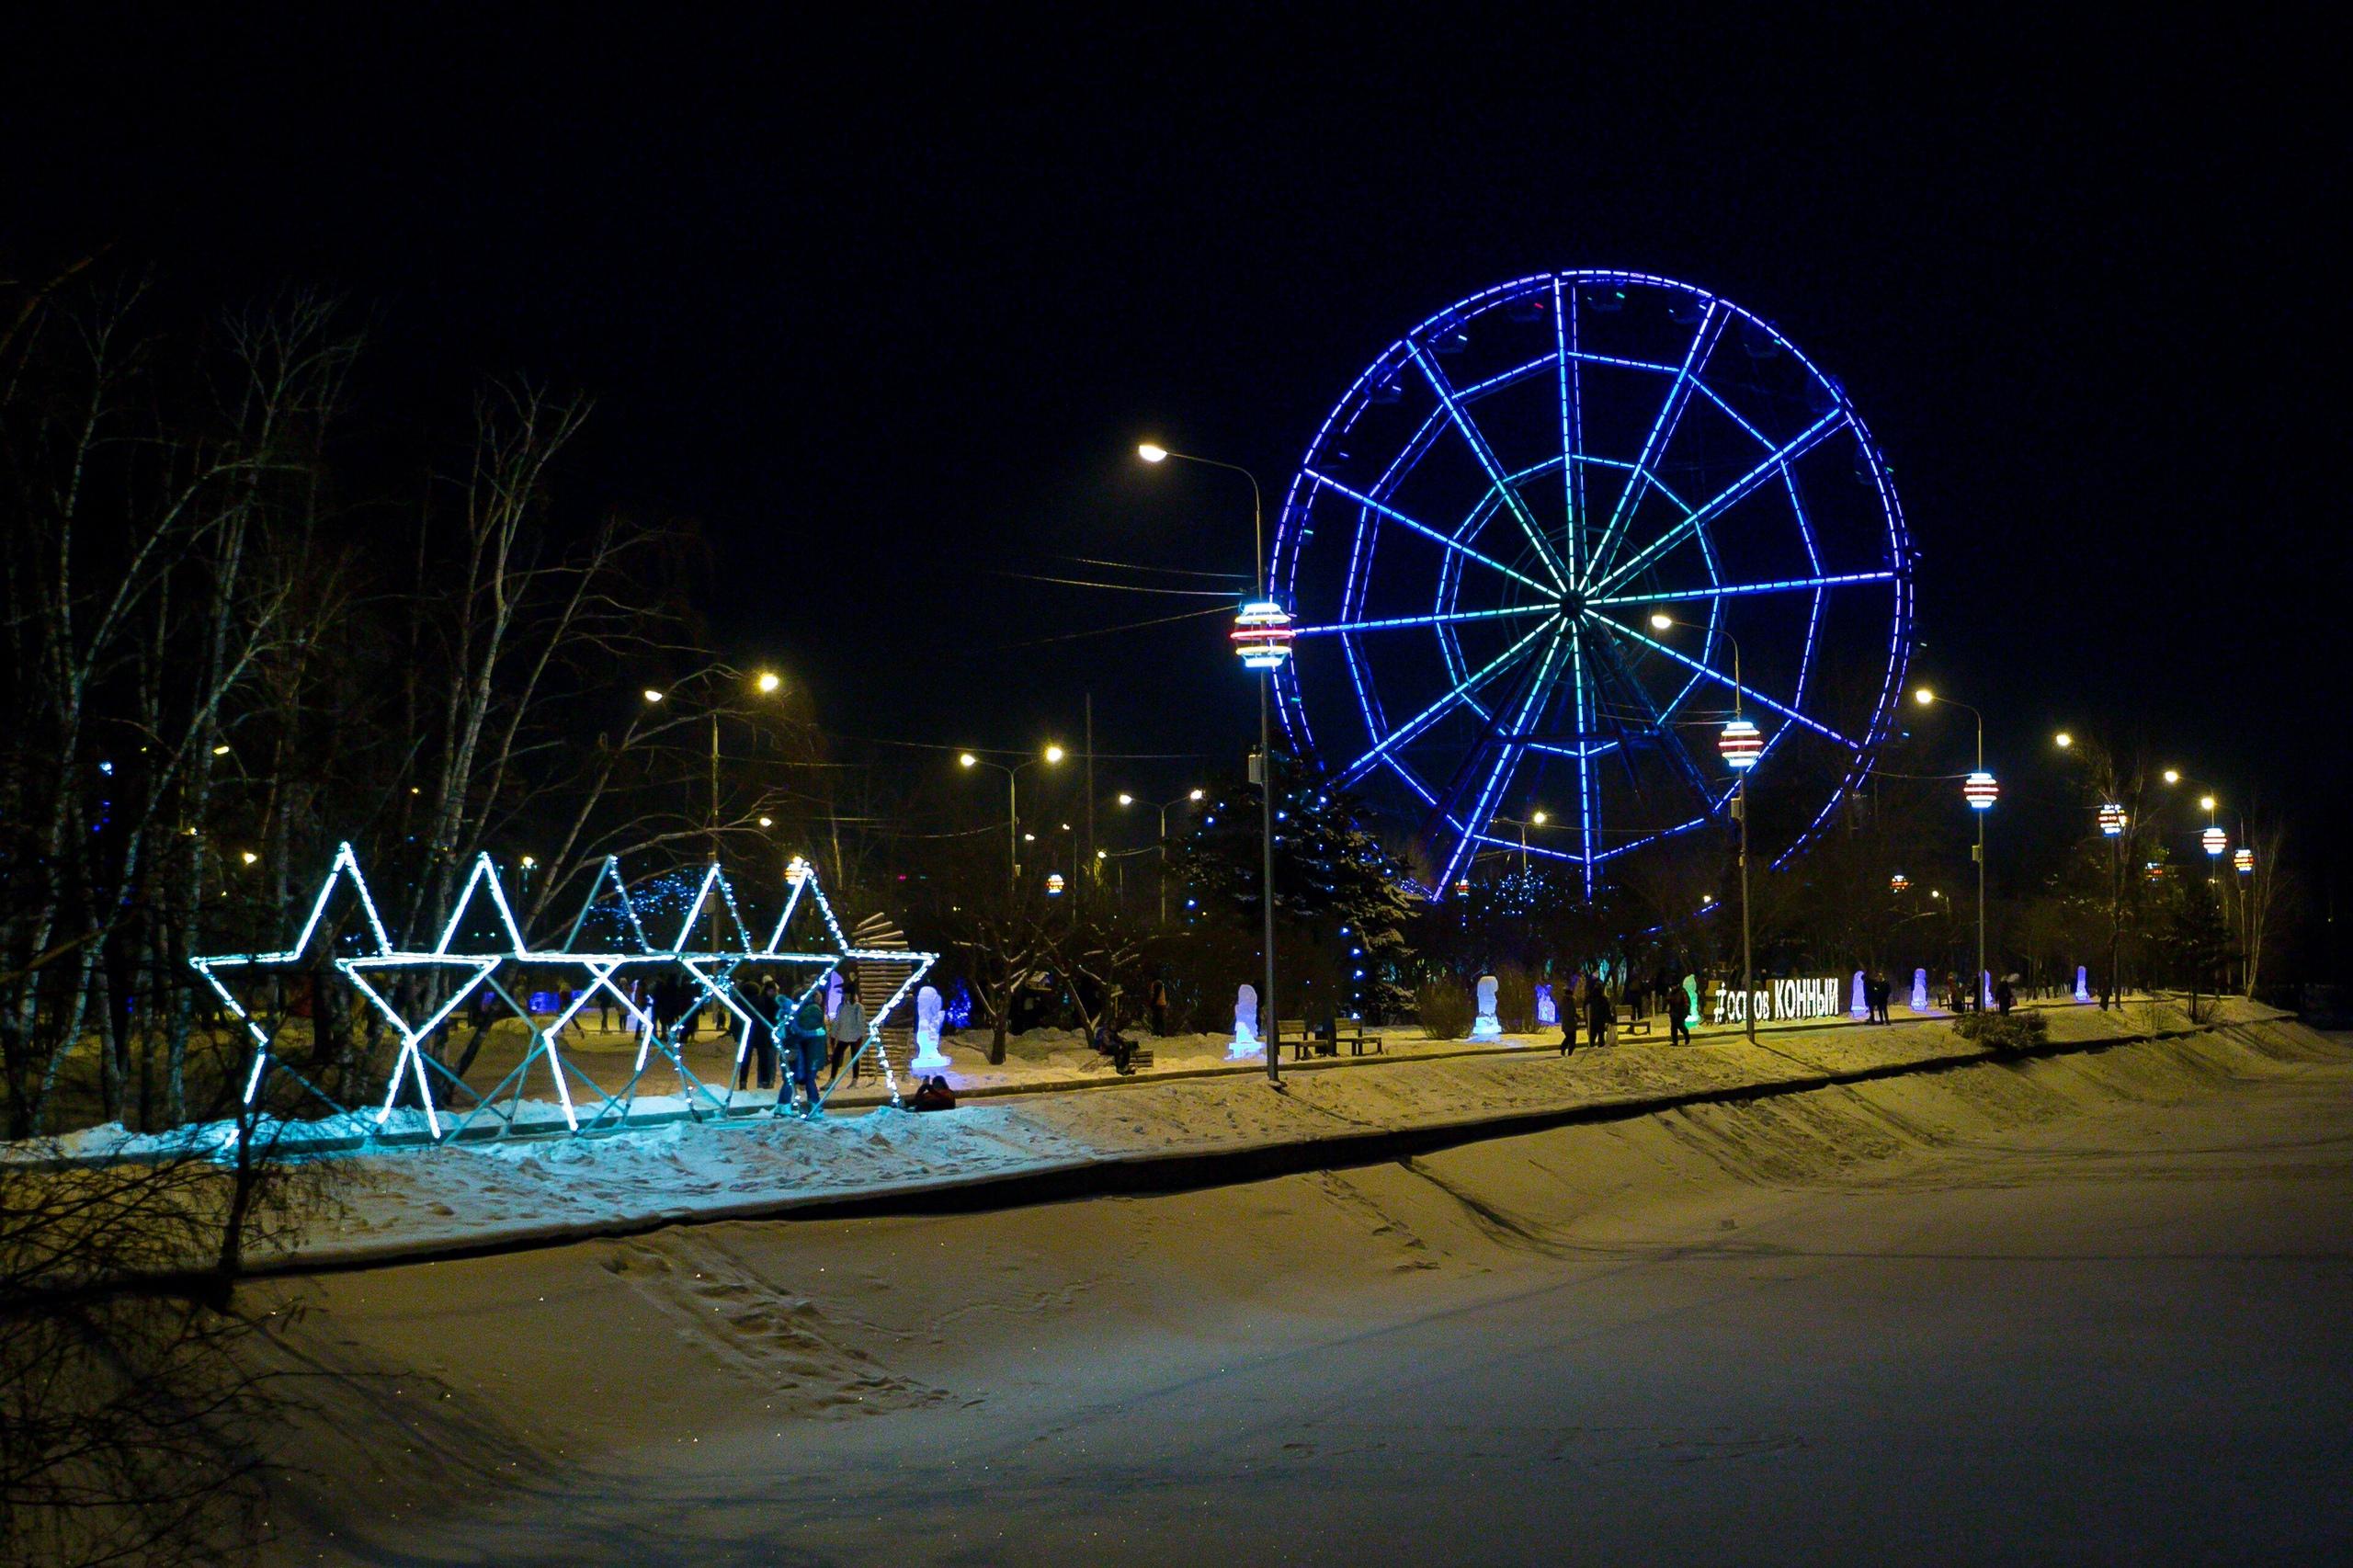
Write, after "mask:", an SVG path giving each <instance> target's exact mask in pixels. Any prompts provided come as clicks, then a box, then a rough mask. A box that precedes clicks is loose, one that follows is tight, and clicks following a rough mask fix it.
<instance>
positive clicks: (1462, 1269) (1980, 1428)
mask: <svg viewBox="0 0 2353 1568" xmlns="http://www.w3.org/2000/svg"><path fill="white" fill-rule="evenodd" d="M2348 1089H2353V1052H2348V1051H2347V1050H2346V1049H2345V1048H2344V1047H2343V1045H2342V1044H2339V1045H2337V1046H2336V1047H2332V1048H2321V1047H2318V1046H2317V1045H2316V1044H2315V1043H2314V1042H2313V1041H2312V1040H2311V1037H2308V1036H2307V1037H2304V1038H2303V1041H2302V1044H2301V1045H2300V1044H2299V1043H2298V1041H2297V1040H2294V1039H2292V1038H2290V1032H2288V1031H2269V1032H2268V1033H2265V1034H2262V1035H2259V1036H2258V1035H2245V1036H2241V1037H2215V1036H2206V1037H2200V1038H2198V1039H2194V1040H2177V1041H2160V1042H2156V1043H2154V1044H2149V1045H2143V1046H2134V1047H2130V1048H2127V1049H2125V1050H2122V1051H2111V1052H2107V1053H2103V1054H2099V1055H2094V1056H2070V1057H2063V1058H2057V1059H2053V1060H2050V1061H2046V1062H2038V1063H2035V1064H2032V1065H2028V1066H2015V1065H2013V1066H1986V1067H1982V1068H1975V1069H1970V1070H1965V1071H1962V1072H1958V1073H1949V1074H1934V1075H1929V1076H1925V1077H1907V1078H1900V1079H1889V1080H1882V1081H1878V1082H1873V1083H1870V1084H1866V1085H1857V1086H1853V1087H1847V1088H1836V1089H1828V1090H1824V1091H1821V1092H1819V1093H1816V1094H1810V1095H1804V1096H1788V1097H1783V1098H1777V1099H1771V1100H1761V1101H1756V1102H1752V1103H1748V1104H1744V1105H1710V1106H1702V1107H1699V1108H1692V1109H1689V1110H1679V1111H1674V1112H1669V1113H1666V1114H1663V1115H1658V1116H1651V1117H1641V1118H1635V1119H1630V1120H1624V1121H1613V1122H1608V1123H1596V1124H1585V1125H1576V1126H1569V1127H1562V1128H1557V1129H1554V1130H1552V1131H1545V1132H1542V1133H1538V1134H1533V1135H1529V1136H1525V1137H1518V1138H1508V1139H1499V1140H1494V1141H1490V1142H1480V1143H1476V1144H1472V1145H1468V1146H1465V1147H1462V1148H1459V1149H1453V1150H1449V1151H1446V1152H1443V1153H1436V1154H1431V1155H1428V1156H1425V1157H1420V1158H1415V1159H1413V1160H1410V1161H1406V1162H1403V1163H1398V1164H1392V1165H1381V1166H1374V1167H1369V1168H1366V1169H1362V1170H1357V1171H1350V1172H1347V1173H1338V1174H1334V1173H1321V1174H1314V1175H1304V1176H1287V1177H1283V1178H1280V1179H1277V1180H1273V1181H1267V1182H1261V1183H1256V1184H1251V1185H1246V1186H1241V1187H1224V1188H1217V1189H1213V1190H1207V1191H1200V1192H1193V1193H1186V1194H1180V1195H1175V1196H1169V1197H1161V1198H1152V1199H1120V1200H1112V1201H1105V1202H1095V1203H1076V1204H1063V1205H1054V1206H1047V1207H1037V1208H1025V1209H1016V1210H1006V1211H1001V1212H990V1213H979V1214H969V1215H949V1216H928V1217H909V1218H903V1219H881V1220H867V1221H809V1222H805V1223H797V1224H784V1225H779V1224H759V1223H744V1224H735V1223H729V1224H717V1225H710V1226H699V1227H693V1228H688V1229H678V1230H671V1231H667V1232H664V1233H660V1234H657V1235H653V1236H646V1237H638V1238H631V1239H628V1240H622V1241H614V1242H598V1243H593V1244H585V1245H580V1246H573V1247H562V1248H553V1249H548V1250H543V1251H538V1252H533V1253H529V1254H517V1255H513V1256H499V1257H488V1258H481V1259H474V1260H469V1261H462V1262H452V1263H443V1264H438V1265H433V1266H429V1267H404V1268H395V1269H387V1270H381V1271H371V1272H368V1273H363V1274H353V1275H346V1276H339V1277H335V1278H326V1279H323V1280H319V1281H317V1282H315V1283H314V1284H313V1285H312V1286H311V1287H309V1293H310V1299H311V1301H312V1303H313V1312H312V1315H311V1317H310V1318H309V1319H308V1320H306V1324H305V1328H304V1334H305V1335H306V1336H307V1339H308V1342H309V1343H310V1344H311V1345H313V1346H314V1347H315V1349H316V1351H317V1353H318V1354H319V1355H320V1356H321V1357H322V1358H324V1359H325V1360H327V1361H328V1362H329V1363H331V1364H333V1365H336V1366H339V1367H342V1368H344V1369H347V1370H348V1371H351V1372H353V1373H355V1374H356V1373H365V1372H371V1371H372V1372H389V1373H392V1374H393V1376H392V1378H389V1379H386V1380H383V1381H378V1380H376V1379H374V1378H361V1379H359V1380H358V1381H356V1382H355V1383H354V1384H353V1385H352V1387H353V1389H354V1390H355V1392H354V1394H353V1403H352V1404H351V1405H349V1406H348V1407H347V1409H346V1410H345V1412H344V1413H343V1415H342V1416H341V1417H340V1418H339V1419H338V1421H337V1422H336V1423H335V1426H336V1431H335V1435H334V1436H332V1437H324V1436H316V1435H314V1436H313V1437H306V1439H305V1446H304V1453H305V1456H306V1458H308V1459H309V1460H310V1461H311V1462H312V1463H313V1464H314V1465H316V1466H318V1467H319V1471H320V1474H319V1476H318V1478H317V1479H316V1480H315V1481H314V1483H312V1484H311V1485H310V1486H309V1487H308V1488H306V1489H304V1490H303V1491H302V1492H301V1494H300V1495H298V1496H293V1497H290V1499H289V1505H288V1506H287V1507H286V1508H285V1509H283V1510H282V1511H281V1514H280V1518H279V1523H280V1525H281V1527H282V1528H286V1529H288V1530H289V1532H290V1538H289V1539H288V1540H286V1541H284V1542H282V1543H281V1545H280V1547H279V1548H278V1559H279V1560H282V1561H287V1562H295V1561H315V1560H318V1556H324V1557H325V1558H327V1559H330V1560H334V1561H351V1562H388V1563H389V1562H404V1563H420V1562H435V1563H439V1562H502V1563H527V1564H529V1563H542V1562H544V1563H551V1564H552V1563H556V1562H584V1561H589V1562H695V1563H699V1564H710V1563H738V1562H740V1563H753V1562H759V1563H776V1562H785V1563H794V1562H865V1561H890V1562H904V1563H916V1564H919V1563H929V1562H1201V1561H1205V1560H1211V1559H1213V1558H1214V1559H1222V1560H1236V1561H1254V1562H1258V1561H1295V1562H1563V1561H1569V1562H1581V1561H1592V1562H1823V1561H1847V1562H1892V1561H1901V1562H1984V1561H2034V1562H2053V1561H2057V1562H2212V1561H2218V1560H2247V1559H2276V1560H2279V1561H2324V1560H2328V1559H2330V1558H2331V1557H2333V1556H2342V1555H2343V1554H2344V1552H2345V1551H2346V1549H2347V1547H2353V1509H2348V1506H2347V1503H2346V1501H2345V1493H2344V1490H2343V1488H2342V1486H2341V1484H2340V1478H2339V1477H2338V1475H2337V1470H2338V1468H2339V1464H2340V1459H2341V1455H2342V1453H2343V1452H2344V1451H2345V1449H2346V1445H2347V1441H2348V1439H2353V1420H2348V1416H2347V1412H2348V1410H2353V1355H2348V1354H2347V1352H2348V1351H2353V1254H2348V1252H2347V1245H2346V1237H2347V1235H2348V1234H2353V1110H2348V1108H2347V1107H2348V1103H2349V1102H2348V1097H2347V1090H2348ZM2332 1549H2334V1550H2332ZM313 1554H317V1555H316V1556H314V1555H313Z"/></svg>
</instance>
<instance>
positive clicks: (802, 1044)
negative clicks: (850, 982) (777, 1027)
mask: <svg viewBox="0 0 2353 1568" xmlns="http://www.w3.org/2000/svg"><path fill="white" fill-rule="evenodd" d="M784 1043H785V1050H786V1052H787V1055H786V1058H785V1061H786V1063H787V1071H788V1073H789V1074H790V1076H789V1077H788V1079H787V1081H786V1082H785V1083H784V1084H782V1085H779V1087H778V1089H777V1092H776V1104H777V1108H778V1109H779V1110H784V1109H788V1108H790V1106H791V1104H792V1099H793V1091H794V1090H795V1089H798V1090H799V1091H800V1092H801V1096H802V1098H803V1103H804V1111H805V1114H807V1115H810V1116H814V1115H816V1114H817V1069H818V1068H819V1067H820V1066H822V1065H823V1064H824V1060H825V997H824V987H823V986H812V987H810V990H809V994H808V995H806V996H803V997H802V998H801V1006H799V1007H798V1008H796V1009H795V1010H794V1011H793V1014H792V1019H791V1021H790V1023H788V1024H786V1025H785V1028H784Z"/></svg>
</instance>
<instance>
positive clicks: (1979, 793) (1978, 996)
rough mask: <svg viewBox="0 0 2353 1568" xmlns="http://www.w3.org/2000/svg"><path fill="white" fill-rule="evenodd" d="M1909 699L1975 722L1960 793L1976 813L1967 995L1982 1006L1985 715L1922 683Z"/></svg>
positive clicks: (1990, 783)
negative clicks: (1973, 947) (1973, 761)
mask: <svg viewBox="0 0 2353 1568" xmlns="http://www.w3.org/2000/svg"><path fill="white" fill-rule="evenodd" d="M1912 698H1913V700H1914V701H1915V702H1917V703H1919V705H1920V706H1921V707H1923V708H1926V707H1927V706H1928V705H1929V704H1930V703H1932V702H1941V703H1943V704H1944V705H1945V706H1946V707H1948V708H1959V709H1962V710H1966V711H1967V712H1968V713H1969V715H1970V716H1971V717H1972V718H1973V719H1975V720H1976V721H1977V769H1976V771H1975V772H1973V773H1972V774H1971V775H1970V776H1969V778H1968V780H1967V781H1966V782H1965V783H1963V784H1962V785H1961V799H1963V800H1965V801H1968V802H1969V809H1970V810H1971V811H1973V812H1976V813H1977V846H1976V848H1975V849H1974V850H1972V852H1971V853H1972V857H1973V858H1975V860H1976V861H1977V983H1976V984H1975V985H1972V986H1971V987H1970V988H1969V994H1970V995H1971V996H1972V998H1973V999H1974V1001H1975V1005H1976V1006H1980V1007H1983V1006H1984V1005H1985V993H1984V990H1983V987H1984V986H1985V985H1987V984H1989V983H1990V982H1989V981H1988V979H1987V971H1986V968H1985V813H1986V812H1989V811H1991V810H1993V809H1994V801H1995V795H1996V793H1997V790H1996V788H1995V783H1994V776H1993V775H1992V774H1990V773H1988V772H1986V771H1985V715H1984V714H1983V713H1980V712H1978V711H1977V710H1976V709H1974V708H1972V707H1970V705H1969V704H1968V703H1966V702H1956V701H1954V700H1953V699H1951V698H1949V697H1938V695H1937V694H1936V693H1935V692H1933V691H1931V690H1929V689H1928V688H1927V687H1925V686H1924V687H1920V688H1919V689H1918V690H1916V691H1915V692H1914V693H1913V694H1912Z"/></svg>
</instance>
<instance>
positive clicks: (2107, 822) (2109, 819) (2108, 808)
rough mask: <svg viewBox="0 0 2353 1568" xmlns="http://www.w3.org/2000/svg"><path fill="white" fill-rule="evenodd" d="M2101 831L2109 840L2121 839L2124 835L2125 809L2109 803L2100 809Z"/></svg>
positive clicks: (2111, 802)
mask: <svg viewBox="0 0 2353 1568" xmlns="http://www.w3.org/2000/svg"><path fill="white" fill-rule="evenodd" d="M2099 831H2100V833H2101V834H2102V835H2104V836H2106V837H2109V838H2118V837H2121V836H2122V835H2123V833H2124V808H2123V807H2122V806H2120V805H2118V804H2116V803H2115V802H2114V801H2109V803H2108V804H2107V805H2105V806H2102V807H2101V808H2100V809H2099Z"/></svg>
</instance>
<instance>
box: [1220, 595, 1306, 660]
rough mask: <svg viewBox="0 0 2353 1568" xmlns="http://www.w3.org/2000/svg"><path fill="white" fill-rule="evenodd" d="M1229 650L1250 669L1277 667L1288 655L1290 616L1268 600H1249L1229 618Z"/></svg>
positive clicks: (1272, 601)
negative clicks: (1237, 654) (1231, 643)
mask: <svg viewBox="0 0 2353 1568" xmlns="http://www.w3.org/2000/svg"><path fill="white" fill-rule="evenodd" d="M1232 635H1233V651H1234V652H1235V653H1239V654H1240V655H1241V656H1242V662H1243V664H1245V665H1247V666H1248V667H1250V668H1251V669H1254V670H1275V669H1280V668H1281V667H1282V665H1283V662H1284V661H1285V660H1287V659H1289V658H1290V640H1291V624H1290V614H1289V613H1288V612H1287V611H1285V610H1284V608H1283V607H1282V606H1280V605H1279V604H1277V603H1275V601H1274V600H1272V599H1253V600H1251V601H1250V602H1249V603H1248V604H1245V605H1244V606H1243V607H1242V611H1241V613H1240V614H1238V615H1236V616H1235V617H1234V618H1233V633H1232Z"/></svg>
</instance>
